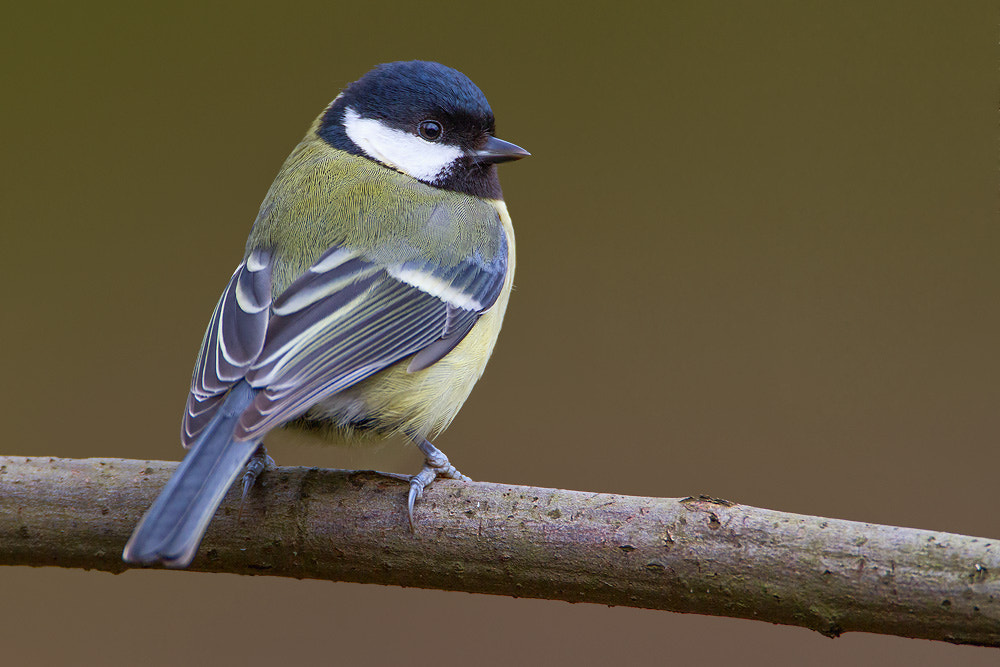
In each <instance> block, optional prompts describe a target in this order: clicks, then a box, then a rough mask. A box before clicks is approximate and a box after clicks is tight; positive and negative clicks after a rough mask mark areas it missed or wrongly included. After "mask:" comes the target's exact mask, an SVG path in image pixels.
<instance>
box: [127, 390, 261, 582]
mask: <svg viewBox="0 0 1000 667" xmlns="http://www.w3.org/2000/svg"><path fill="white" fill-rule="evenodd" d="M255 395H256V390H254V389H253V388H252V387H250V385H248V384H247V383H246V382H242V381H241V382H239V383H238V384H237V385H236V386H234V387H233V388H232V389H231V390H230V392H229V394H228V395H227V396H226V400H225V402H224V403H223V404H222V406H221V407H220V408H219V410H218V412H217V413H216V415H215V417H214V418H213V420H212V422H211V423H210V424H209V425H208V426H207V427H206V428H205V430H204V431H203V432H202V433H201V436H200V437H199V438H198V441H197V442H195V444H194V446H193V447H192V448H191V450H190V451H189V452H188V454H187V456H185V457H184V460H183V461H181V464H180V465H179V466H177V470H176V471H174V474H173V476H171V478H170V480H169V481H168V482H167V484H166V486H164V487H163V490H162V491H161V492H160V495H159V496H158V497H157V498H156V501H155V502H154V503H153V505H152V506H151V507H150V508H149V510H147V511H146V515H145V516H144V517H143V519H142V521H141V522H139V525H138V526H136V529H135V531H134V532H133V533H132V537H131V538H130V539H129V541H128V544H126V545H125V550H124V552H123V553H122V558H124V559H125V561H126V562H129V563H137V564H143V565H147V564H151V563H157V562H160V563H163V564H164V565H166V566H167V567H174V568H184V567H187V566H188V565H189V564H190V563H191V561H192V560H193V559H194V555H195V552H197V550H198V545H200V544H201V539H202V536H203V535H204V534H205V530H206V529H207V528H208V524H209V522H210V521H211V520H212V517H213V516H214V515H215V512H216V510H217V509H218V508H219V505H220V504H221V503H222V499H223V498H224V497H225V495H226V491H228V490H229V487H230V486H232V484H233V482H234V481H235V480H236V478H237V477H239V475H240V473H241V472H243V469H244V467H245V466H246V464H247V462H248V461H249V460H250V457H251V456H253V453H254V451H255V450H256V449H257V445H258V444H259V442H260V439H256V440H250V441H246V442H241V441H234V440H233V430H234V428H235V427H236V422H237V421H238V420H239V417H240V414H242V412H243V410H245V409H246V407H247V406H248V405H249V404H250V402H251V401H252V400H253V397H254V396H255Z"/></svg>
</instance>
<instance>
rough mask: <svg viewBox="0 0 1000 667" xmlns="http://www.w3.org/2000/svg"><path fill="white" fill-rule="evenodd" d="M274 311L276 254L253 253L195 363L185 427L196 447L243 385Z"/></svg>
mask: <svg viewBox="0 0 1000 667" xmlns="http://www.w3.org/2000/svg"><path fill="white" fill-rule="evenodd" d="M270 306H271V253H270V252H268V251H267V250H265V249H258V250H254V251H252V252H251V253H250V254H249V255H247V258H246V259H245V260H244V261H243V262H241V263H240V265H239V266H238V267H236V271H235V272H234V273H233V277H232V278H231V279H230V281H229V284H228V285H227V286H226V289H225V290H224V291H223V292H222V296H221V297H220V299H219V303H218V304H217V305H216V306H215V311H214V312H213V313H212V319H211V320H210V321H209V324H208V329H207V330H206V332H205V338H204V340H203V341H202V344H201V351H200V352H199V353H198V360H197V361H196V362H195V366H194V374H193V376H192V377H191V390H190V392H189V394H188V400H187V406H186V408H185V410H184V419H183V424H182V426H181V442H182V443H183V445H184V446H185V447H190V446H191V445H192V444H193V443H194V441H195V440H196V439H197V437H198V434H199V433H201V431H202V430H203V429H204V428H205V426H206V425H207V424H208V423H209V422H210V421H211V420H212V417H213V416H214V415H215V412H216V410H217V409H218V407H219V406H220V405H221V404H222V400H223V399H224V398H225V395H226V392H227V391H229V388H230V387H232V386H233V384H235V383H236V382H238V381H239V380H241V379H243V377H244V376H245V375H246V373H247V371H248V370H249V369H250V366H251V364H252V363H253V362H254V361H256V360H257V357H258V356H259V355H260V352H261V350H262V349H263V347H264V339H265V336H266V333H267V327H268V320H269V319H270Z"/></svg>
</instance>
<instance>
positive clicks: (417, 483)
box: [406, 438, 472, 531]
mask: <svg viewBox="0 0 1000 667" xmlns="http://www.w3.org/2000/svg"><path fill="white" fill-rule="evenodd" d="M415 442H416V444H417V447H419V448H420V451H421V452H422V453H423V455H424V467H423V468H422V469H421V470H420V472H418V473H417V474H416V475H413V476H411V477H409V482H410V495H409V498H408V500H407V503H406V509H407V513H408V515H409V519H410V530H411V531H412V530H414V523H413V506H414V505H415V504H416V502H417V500H418V499H420V498H422V497H423V496H424V489H425V488H427V487H428V486H430V484H431V482H433V481H434V480H435V479H437V478H438V477H445V478H447V479H457V480H460V481H463V482H471V481H472V479H471V478H469V477H466V476H465V475H463V474H462V473H461V472H459V471H458V468H456V467H455V466H453V465H452V464H451V462H450V461H449V460H448V457H447V456H445V454H444V452H442V451H441V450H440V449H438V448H437V447H435V446H434V445H432V444H431V443H430V442H428V441H427V439H426V438H420V439H419V440H415Z"/></svg>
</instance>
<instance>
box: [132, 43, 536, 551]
mask: <svg viewBox="0 0 1000 667" xmlns="http://www.w3.org/2000/svg"><path fill="white" fill-rule="evenodd" d="M526 155H528V152H527V151H525V150H524V149H522V148H520V147H518V146H515V145H514V144H511V143H508V142H506V141H502V140H500V139H498V138H496V137H495V136H494V119H493V111H492V110H491V109H490V105H489V104H488V103H487V101H486V97H485V96H484V95H483V93H482V91H480V90H479V88H477V87H476V85H475V84H474V83H472V81H470V80H469V79H468V78H467V77H466V76H465V75H464V74H462V73H461V72H458V71H456V70H454V69H451V68H450V67H445V66H444V65H440V64H438V63H433V62H423V61H412V62H394V63H387V64H383V65H379V66H378V67H376V68H375V69H373V70H372V71H370V72H368V73H367V74H366V75H365V76H363V77H362V78H361V79H359V80H357V81H355V82H354V83H352V84H350V85H348V86H347V87H346V88H345V89H344V90H343V92H341V93H340V94H339V95H338V96H337V97H336V98H335V99H334V100H333V102H331V103H330V104H329V105H328V106H327V107H326V109H325V110H324V111H323V113H321V114H320V115H319V117H318V118H317V119H316V120H315V121H314V122H313V124H312V127H310V128H309V131H308V133H306V136H305V138H304V139H303V140H302V141H301V142H300V143H299V145H298V146H296V147H295V149H294V150H293V151H292V153H291V155H290V156H289V157H288V159H287V160H286V161H285V164H284V165H283V166H282V168H281V171H280V172H279V173H278V176H277V178H275V180H274V183H273V184H272V185H271V188H270V189H269V190H268V192H267V196H265V197H264V201H263V203H262V204H261V207H260V212H259V213H258V215H257V219H256V220H255V222H254V224H253V228H252V229H251V231H250V237H249V239H248V240H247V244H246V252H245V254H244V257H243V261H242V262H240V264H239V266H238V267H236V272H235V273H234V274H233V276H232V278H231V279H230V281H229V284H228V285H227V286H226V289H225V290H224V291H223V293H222V297H221V298H220V299H219V302H218V305H217V306H216V308H215V312H214V313H213V314H212V318H211V320H210V322H209V325H208V330H207V331H206V332H205V337H204V339H203V340H202V344H201V351H200V352H199V354H198V359H197V361H196V363H195V368H194V374H193V377H192V379H191V390H190V393H189V395H188V399H187V406H186V408H185V410H184V417H183V425H182V429H181V441H182V443H183V445H184V446H185V447H186V448H188V449H189V451H188V453H187V455H186V456H185V457H184V460H183V461H182V462H181V464H180V465H179V466H178V467H177V470H176V472H175V473H174V475H173V476H172V477H171V478H170V480H169V481H168V482H167V484H166V486H165V487H164V489H163V491H162V492H161V493H160V495H159V497H158V498H157V499H156V501H155V502H154V503H153V505H152V506H151V507H150V508H149V510H148V511H147V512H146V515H145V516H144V517H143V519H142V521H141V522H140V523H139V525H138V526H137V527H136V529H135V531H134V532H133V534H132V537H131V539H130V540H129V541H128V544H126V546H125V550H124V553H123V558H124V559H125V561H127V562H129V563H141V564H149V563H156V562H159V563H163V564H164V565H166V566H167V567H174V568H183V567H187V565H189V564H190V562H191V560H192V559H193V558H194V555H195V552H196V551H197V549H198V545H199V544H200V543H201V539H202V536H203V535H204V532H205V530H206V528H207V526H208V523H209V522H210V521H211V518H212V516H213V515H214V514H215V511H216V510H217V509H218V506H219V504H220V503H221V502H222V498H223V497H224V495H225V494H226V491H227V490H228V489H229V487H230V486H231V485H232V484H233V482H234V481H235V480H236V479H237V477H239V476H240V473H242V472H244V471H245V470H246V475H247V477H246V478H245V482H246V484H247V485H252V483H253V482H252V480H253V479H254V478H255V476H256V474H258V473H259V472H260V471H261V470H262V465H261V464H262V461H263V460H264V459H263V457H264V456H266V455H264V454H262V450H261V449H259V445H260V443H261V440H262V439H263V438H264V436H265V435H266V434H267V433H268V431H270V430H271V429H273V428H276V427H278V426H281V425H286V424H287V425H292V426H300V427H305V428H310V429H319V430H321V431H322V432H323V433H324V434H325V435H328V436H331V437H333V438H336V439H339V440H342V441H343V440H346V441H349V440H356V439H359V438H361V439H363V438H367V437H378V438H384V437H388V436H392V435H404V436H406V437H407V438H409V439H411V440H412V441H413V442H414V443H416V445H417V446H418V447H419V448H420V450H421V452H422V453H423V454H424V457H425V465H424V467H423V469H422V470H421V471H420V473H419V474H417V475H414V476H412V477H408V478H407V479H409V481H410V492H409V499H408V500H409V502H408V509H409V513H410V520H411V525H412V517H413V504H414V502H415V500H416V499H418V498H419V497H420V496H421V495H422V494H423V489H424V488H425V487H426V486H427V485H428V484H429V483H430V482H432V481H433V480H434V479H435V478H436V477H438V476H444V477H450V478H455V479H468V478H466V477H464V476H463V475H462V474H461V473H459V472H458V470H456V469H455V467H454V466H452V465H451V464H450V462H449V461H448V457H447V456H445V455H444V454H443V453H442V452H441V451H440V450H438V449H437V448H435V447H434V445H432V444H431V443H430V442H429V441H428V438H429V437H430V438H433V437H436V436H437V435H438V434H440V433H441V432H442V431H443V430H444V429H445V428H446V427H447V426H448V424H450V423H451V421H452V419H454V417H455V415H456V413H457V412H458V410H459V408H461V407H462V404H463V403H464V402H465V400H466V398H467V397H468V396H469V393H470V392H471V391H472V387H473V385H474V384H475V383H476V381H477V380H478V379H479V377H480V376H481V375H482V373H483V370H484V369H485V367H486V362H487V360H488V359H489V357H490V354H491V353H492V351H493V346H494V344H495V343H496V340H497V335H498V334H499V332H500V325H501V322H502V321H503V316H504V311H505V310H506V309H507V298H508V296H509V295H510V288H511V282H512V280H513V276H514V230H513V228H512V227H511V222H510V216H509V215H508V214H507V208H506V206H505V205H504V202H503V195H502V193H501V190H500V182H499V180H498V178H497V169H496V165H497V164H498V163H500V162H506V161H509V160H516V159H519V158H522V157H524V156H526ZM248 463H249V464H250V465H249V466H248ZM246 488H248V487H247V486H245V487H244V489H245V490H246Z"/></svg>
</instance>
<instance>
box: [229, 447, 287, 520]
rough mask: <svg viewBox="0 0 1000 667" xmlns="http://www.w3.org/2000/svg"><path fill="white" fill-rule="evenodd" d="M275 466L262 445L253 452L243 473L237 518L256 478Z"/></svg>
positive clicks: (240, 515) (241, 515)
mask: <svg viewBox="0 0 1000 667" xmlns="http://www.w3.org/2000/svg"><path fill="white" fill-rule="evenodd" d="M277 467H278V466H277V465H276V464H275V463H274V459H272V458H271V457H270V456H268V455H267V450H266V449H264V445H260V446H259V447H258V448H257V450H256V451H255V452H254V453H253V456H251V457H250V461H248V462H247V467H246V471H245V472H244V473H243V497H242V498H241V499H240V511H239V513H238V514H237V515H236V518H237V520H239V519H241V518H243V506H244V505H246V502H247V494H248V493H250V489H252V488H253V485H254V484H255V483H256V482H257V478H258V477H260V475H261V473H262V472H264V471H265V470H274V469H275V468H277Z"/></svg>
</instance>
